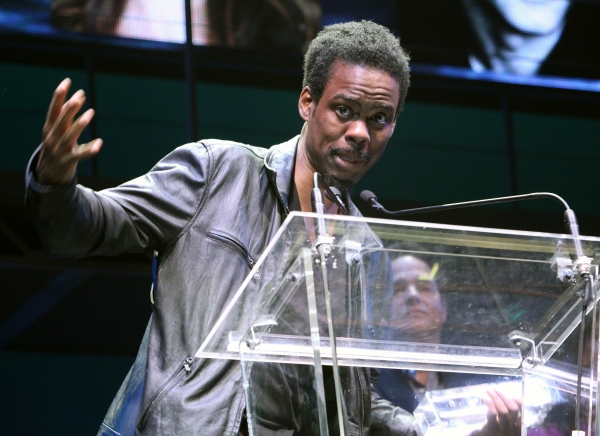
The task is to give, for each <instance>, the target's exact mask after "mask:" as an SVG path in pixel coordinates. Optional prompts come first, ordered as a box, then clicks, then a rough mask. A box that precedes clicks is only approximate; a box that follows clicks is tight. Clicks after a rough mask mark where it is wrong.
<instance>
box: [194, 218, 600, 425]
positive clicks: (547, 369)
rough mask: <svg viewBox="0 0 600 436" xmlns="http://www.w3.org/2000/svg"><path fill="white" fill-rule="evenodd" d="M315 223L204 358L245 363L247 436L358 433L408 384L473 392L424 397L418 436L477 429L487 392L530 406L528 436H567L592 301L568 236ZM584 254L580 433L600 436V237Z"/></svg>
mask: <svg viewBox="0 0 600 436" xmlns="http://www.w3.org/2000/svg"><path fill="white" fill-rule="evenodd" d="M317 217H318V215H315V214H310V213H295V212H294V213H291V214H290V215H289V216H288V218H287V219H286V220H285V222H284V224H283V226H282V227H281V228H280V230H279V231H278V233H277V234H276V236H275V237H274V239H273V240H272V242H271V243H270V245H269V247H268V249H267V250H266V251H265V253H263V254H262V256H261V257H260V259H259V260H258V262H257V263H256V265H255V266H254V268H253V269H252V271H251V272H250V274H249V275H248V276H247V278H246V280H245V281H244V283H243V285H242V286H241V287H240V289H239V290H238V291H237V293H236V295H235V297H234V298H233V300H232V301H231V302H230V304H229V305H228V306H227V308H226V309H225V311H224V312H223V314H222V316H221V317H220V319H219V321H218V322H217V324H216V325H215V326H214V328H213V329H212V331H211V333H210V334H209V336H208V337H207V338H206V340H205V341H204V343H203V344H202V346H201V347H200V349H199V350H198V353H197V354H196V355H197V356H198V357H202V358H218V359H236V360H240V364H241V372H242V376H243V382H244V390H245V398H246V413H247V419H248V424H249V428H250V432H251V434H254V435H263V434H264V435H271V434H290V435H291V434H298V435H304V434H306V435H319V434H320V435H325V434H338V433H341V434H352V429H353V426H355V425H356V417H357V416H359V415H360V413H362V412H360V410H358V409H360V408H361V406H360V404H362V407H365V405H364V401H365V398H367V399H368V398H369V397H372V398H373V399H378V400H379V401H381V398H382V397H385V395H384V394H385V392H384V393H383V394H382V393H381V392H379V390H383V391H386V392H387V391H390V392H393V393H394V395H405V394H406V395H413V394H414V392H403V391H402V389H401V387H400V386H395V385H394V384H393V383H390V382H389V380H393V377H394V376H395V375H398V374H405V373H406V372H407V371H411V370H418V371H423V370H426V371H435V372H437V373H443V374H461V377H460V379H461V380H462V381H463V382H462V385H454V386H441V387H442V388H444V389H442V390H431V391H427V392H426V393H424V395H423V398H422V400H421V402H420V404H419V406H418V407H417V409H416V410H415V412H414V414H415V421H414V423H413V424H412V425H413V427H414V428H415V429H416V431H417V433H418V434H424V435H434V434H436V435H437V434H442V435H467V434H470V432H472V431H473V430H476V429H477V428H480V427H481V426H482V425H484V424H485V420H486V415H487V408H486V407H485V405H484V403H483V402H482V399H481V398H482V396H483V395H485V391H486V390H487V389H489V388H490V387H495V388H496V389H498V390H500V391H501V392H504V393H505V394H506V395H508V396H511V397H519V398H521V399H522V401H523V407H522V416H521V418H520V422H521V434H522V435H534V436H537V435H559V434H565V435H566V434H568V435H570V434H571V430H573V429H575V423H574V416H575V398H576V393H577V385H578V370H577V354H578V353H577V350H578V340H579V334H580V332H579V330H580V329H579V325H580V323H581V312H582V298H581V294H582V292H583V291H582V289H583V279H582V278H581V277H580V276H579V274H578V273H577V270H576V268H575V267H574V266H573V256H574V247H573V238H572V237H571V236H569V235H560V234H547V233H533V232H519V231H507V230H498V229H484V228H474V227H460V226H450V225H439V224H430V223H418V222H406V221H390V220H377V219H364V218H355V217H346V216H328V215H326V216H325V218H324V220H325V226H326V229H327V236H325V237H323V236H322V237H320V238H318V239H317V238H316V237H315V235H314V231H313V227H314V226H315V221H316V219H317ZM321 218H323V216H321ZM579 241H580V242H581V245H582V248H583V251H584V254H585V256H587V257H589V258H590V263H591V267H590V280H591V283H592V290H593V295H592V302H591V303H590V304H589V306H588V308H587V328H586V330H585V334H586V338H587V339H586V341H585V346H584V356H583V370H582V376H581V380H582V383H581V402H582V404H581V408H580V409H581V413H580V416H579V423H580V426H581V429H582V430H584V431H586V433H585V434H586V435H590V434H596V435H600V432H599V431H598V430H596V425H597V423H598V424H600V422H599V420H598V419H597V410H596V407H595V404H596V395H597V377H596V368H597V361H598V353H597V350H598V334H597V331H598V328H597V322H596V315H595V314H596V304H595V303H596V302H597V295H598V293H597V292H596V291H597V287H598V286H597V283H598V282H597V280H596V279H597V276H598V263H599V261H600V238H592V237H583V236H582V237H579ZM215 273H218V271H217V272H215ZM332 345H333V346H332ZM371 368H377V369H379V372H381V373H382V378H380V379H379V380H378V381H377V382H375V384H374V385H373V386H369V385H368V384H369V380H370V377H371V378H372V379H374V378H375V377H372V376H373V375H374V372H373V371H372V370H371ZM383 375H388V376H390V377H391V378H390V377H387V378H385V380H386V381H385V382H381V380H384V377H383ZM482 380H483V382H482ZM377 383H380V384H382V385H380V386H379V387H377ZM482 383H483V384H482ZM332 399H333V400H332ZM361 401H362V403H361ZM392 403H393V402H392ZM392 403H389V404H390V406H391V405H392ZM357 404H358V405H357ZM383 404H388V403H387V400H383ZM357 410H358V411H357ZM340 417H341V418H342V419H340ZM379 425H380V426H381V425H384V426H385V422H384V423H383V424H382V423H381V422H380V423H379ZM338 427H341V429H339V428H338ZM278 431H280V433H277V432H278ZM567 431H568V432H567ZM561 432H562V433H561ZM371 434H372V435H377V434H378V430H377V429H373V430H372V432H371ZM381 434H394V432H393V430H391V431H390V430H389V429H388V430H387V433H385V432H383V433H381Z"/></svg>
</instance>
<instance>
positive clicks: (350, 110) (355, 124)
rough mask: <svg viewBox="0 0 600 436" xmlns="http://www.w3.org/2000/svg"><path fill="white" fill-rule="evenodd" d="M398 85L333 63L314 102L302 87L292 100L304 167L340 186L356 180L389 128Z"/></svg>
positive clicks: (364, 69) (386, 76)
mask: <svg viewBox="0 0 600 436" xmlns="http://www.w3.org/2000/svg"><path fill="white" fill-rule="evenodd" d="M399 90H400V88H399V85H398V81H397V80H396V79H395V78H393V77H392V76H391V75H390V74H388V73H385V72H382V71H380V70H376V69H374V68H370V67H362V66H358V65H353V64H349V63H346V62H343V61H336V62H334V64H333V65H332V66H331V74H330V78H329V81H328V82H327V85H326V86H325V89H324V90H323V95H322V96H321V99H320V100H319V102H318V103H317V102H315V100H314V99H313V97H312V95H311V92H310V89H309V88H308V87H306V88H304V89H303V90H302V93H301V95H300V100H299V102H298V109H299V112H300V116H301V117H302V118H303V119H304V120H305V121H306V136H305V138H306V142H305V151H306V153H305V156H304V157H305V158H306V159H307V160H308V162H307V164H308V166H309V168H311V169H312V170H313V171H318V172H319V173H321V174H322V175H325V176H330V177H333V178H334V179H337V180H338V181H341V182H342V184H343V185H346V186H352V185H354V184H355V183H356V182H358V180H360V178H361V177H362V176H363V175H364V174H365V173H366V172H367V171H368V170H369V168H371V167H372V166H373V165H374V164H375V162H377V161H378V160H379V158H380V157H381V155H382V154H383V151H384V150H385V146H386V145H387V142H388V139H389V138H390V136H392V133H393V132H394V127H395V125H396V110H397V107H398V101H399V98H400V97H399Z"/></svg>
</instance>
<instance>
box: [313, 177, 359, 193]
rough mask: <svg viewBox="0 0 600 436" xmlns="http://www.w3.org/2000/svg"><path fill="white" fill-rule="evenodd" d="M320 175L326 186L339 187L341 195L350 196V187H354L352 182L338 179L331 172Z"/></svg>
mask: <svg viewBox="0 0 600 436" xmlns="http://www.w3.org/2000/svg"><path fill="white" fill-rule="evenodd" d="M321 177H322V178H323V181H324V182H325V184H326V185H327V186H333V187H334V188H337V189H339V191H340V192H341V193H342V197H346V196H350V194H351V193H352V188H354V184H353V183H352V182H348V181H346V180H340V179H338V178H337V177H334V176H333V175H331V174H322V175H321Z"/></svg>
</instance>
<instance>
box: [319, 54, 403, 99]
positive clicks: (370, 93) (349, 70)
mask: <svg viewBox="0 0 600 436" xmlns="http://www.w3.org/2000/svg"><path fill="white" fill-rule="evenodd" d="M340 95H344V96H348V97H351V98H353V99H360V100H364V101H373V102H376V103H385V104H388V105H392V106H393V107H394V108H395V107H397V106H398V102H399V100H400V85H399V83H398V80H397V79H396V78H395V77H393V76H392V75H391V74H389V73H386V72H385V71H381V70H378V69H376V68H373V67H368V66H363V65H355V64H351V63H349V62H345V61H341V60H337V61H335V62H334V63H333V65H332V66H331V71H330V73H329V79H328V80H327V84H326V85H325V89H324V90H323V97H325V99H332V98H335V97H336V96H340Z"/></svg>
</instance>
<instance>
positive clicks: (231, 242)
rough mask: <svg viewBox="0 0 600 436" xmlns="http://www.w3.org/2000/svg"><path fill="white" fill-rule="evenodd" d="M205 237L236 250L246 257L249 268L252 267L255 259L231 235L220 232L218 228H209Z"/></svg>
mask: <svg viewBox="0 0 600 436" xmlns="http://www.w3.org/2000/svg"><path fill="white" fill-rule="evenodd" d="M206 237H207V238H210V239H212V240H213V241H216V242H221V243H223V244H225V245H227V246H228V247H230V248H231V249H232V250H234V251H236V252H238V253H239V254H241V255H242V256H244V257H245V258H246V263H247V264H248V266H249V267H250V269H252V268H254V265H255V264H256V261H255V260H254V259H252V256H250V253H249V252H248V250H247V249H246V247H244V246H243V245H242V243H241V242H240V241H238V240H237V239H235V238H234V237H233V236H230V235H228V234H227V233H225V232H220V231H218V230H214V229H211V230H209V231H208V234H207V235H206Z"/></svg>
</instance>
